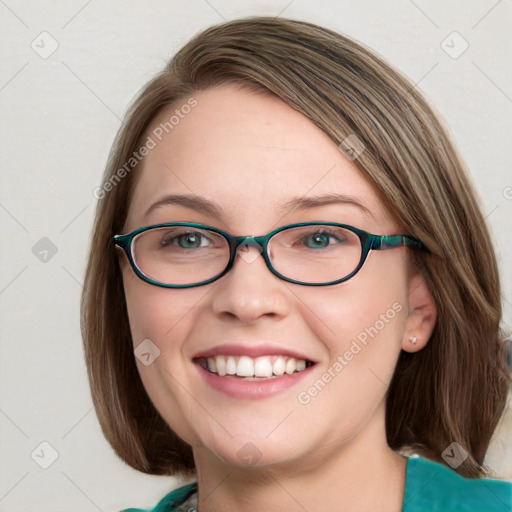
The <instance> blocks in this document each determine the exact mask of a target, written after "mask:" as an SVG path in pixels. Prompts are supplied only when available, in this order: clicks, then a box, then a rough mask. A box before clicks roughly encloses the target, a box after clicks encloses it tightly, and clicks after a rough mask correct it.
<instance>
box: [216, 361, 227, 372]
mask: <svg viewBox="0 0 512 512" xmlns="http://www.w3.org/2000/svg"><path fill="white" fill-rule="evenodd" d="M215 366H216V367H217V373H218V374H219V375H220V376H221V377H224V375H226V373H227V370H226V359H225V358H224V357H219V358H216V359H215Z"/></svg>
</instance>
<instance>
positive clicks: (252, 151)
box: [121, 85, 428, 466]
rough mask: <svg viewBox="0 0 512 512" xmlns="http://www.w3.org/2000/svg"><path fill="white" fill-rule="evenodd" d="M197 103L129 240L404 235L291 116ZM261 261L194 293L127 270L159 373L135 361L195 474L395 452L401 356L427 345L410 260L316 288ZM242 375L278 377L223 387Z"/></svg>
mask: <svg viewBox="0 0 512 512" xmlns="http://www.w3.org/2000/svg"><path fill="white" fill-rule="evenodd" d="M194 97H195V99H196V100H197V106H196V107H195V108H194V109H192V110H191V112H190V113H189V114H187V115H186V116H184V118H183V119H180V120H179V123H178V124H176V125H175V126H174V128H173V129H172V131H170V132H169V134H167V135H165V137H163V138H162V141H161V142H158V144H157V145H156V147H155V148H154V149H152V150H151V151H150V153H149V154H148V155H147V157H146V158H145V163H144V169H143V171H142V173H141V175H140V179H139V181H138V182H137V185H136V188H135V191H134V196H133V198H132V202H131V204H130V209H129V215H128V218H127V220H126V224H125V229H124V231H123V232H124V233H127V232H130V231H132V230H134V229H136V228H139V227H142V226H148V225H152V224H159V223H164V222H195V223H200V224H205V225H208V226H213V227H215V228H218V229H221V230H223V231H226V232H228V233H230V234H232V235H237V236H242V235H244V236H248V235H263V234H266V233H268V232H270V231H272V230H273V229H276V228H277V227H279V226H284V225H287V224H292V223H298V222H308V221H311V222H337V223H343V224H349V225H352V226H355V227H357V228H360V229H363V230H366V231H369V232H371V233H375V234H395V233H399V232H400V231H401V230H400V227H399V226H398V225H397V224H396V223H395V221H394V220H393V218H392V216H391V215H390V213H389V212H388V211H386V209H385V208H384V206H383V204H382V202H381V201H380V200H379V198H378V197H377V195H376V193H375V192H374V190H373V189H372V187H371V186H370V185H369V184H368V183H367V182H366V181H365V179H364V178H363V177H362V176H361V174H360V172H359V171H358V169H357V167H356V166H355V165H354V164H353V163H352V162H350V161H349V160H348V159H347V158H345V156H344V155H343V154H342V153H341V152H340V150H339V149H338V147H337V146H336V145H335V144H334V143H333V142H332V141H331V140H330V139H329V138H328V137H327V135H325V134H324V133H323V132H322V131H321V130H320V129H319V128H317V127H316V126H315V125H313V124H312V123H311V122H310V121H309V120H308V119H307V118H306V117H304V116H303V115H301V114H299V113H298V112H296V111H295V110H293V109H292V108H291V107H289V106H288V105H286V104H285V103H284V102H282V101H280V100H279V99H277V98H275V97H273V96H270V95H265V94H261V93H255V92H251V91H249V90H247V89H243V88H237V87H235V86H233V85H223V86H219V87H216V88H213V89H209V90H206V91H202V92H199V93H197V94H195V95H194ZM173 110H174V109H173ZM171 113H172V112H171V111H170V110H169V111H166V112H164V113H162V115H161V116H160V117H159V118H158V119H157V120H156V121H155V122H154V123H153V127H156V126H158V125H159V124H160V123H161V122H165V121H166V120H168V119H169V117H170V115H171ZM169 196H172V197H169ZM164 198H167V199H165V200H163V199H164ZM155 203H159V204H158V205H157V206H154V207H152V205H154V204H155ZM148 210H149V211H148ZM255 251H256V249H254V248H248V249H246V251H245V253H241V254H240V255H238V256H237V257H236V260H235V263H234V266H233V268H232V269H231V270H230V271H229V272H228V273H227V274H226V275H224V276H223V277H221V278H220V279H219V280H217V281H215V282H213V283H210V284H207V285H203V286H199V287H195V288H186V289H166V288H161V287H157V286H154V285H151V284H148V283H146V282H144V281H142V280H140V279H139V278H138V277H137V276H136V275H135V274H134V272H133V270H132V268H131V267H130V265H129V263H128V262H127V260H126V257H125V256H124V255H123V256H121V258H122V270H123V282H124V288H125V295H126V301H127V307H128V315H129V320H130V328H131V332H132V337H133V342H134V346H135V347H137V346H138V345H139V344H140V343H141V342H142V341H143V340H146V339H149V340H151V342H152V343H153V344H154V345H156V346H157V347H158V349H159V351H160V355H159V357H157V358H156V359H155V361H154V362H153V363H152V364H150V365H148V366H145V365H144V364H142V363H141V362H140V361H139V360H137V365H138V368H139V372H140V375H141V378H142V381H143V383H144V386H145V388H146V390H147V392H148V395H149V397H150V398H151V400H152V401H153V403H154V405H155V406H156V408H157V409H158V411H159V412H160V414H161V415H162V417H163V418H164V419H165V421H166V422H167V423H168V424H169V425H170V426H171V428H172V429H173V430H174V431H175V432H176V433H177V434H178V435H179V436H180V437H182V438H183V439H184V440H185V441H186V442H187V443H189V444H190V445H192V447H193V450H194V455H195V458H196V463H197V464H198V466H200V465H201V463H202V462H206V461H223V462H224V463H228V464H232V465H239V466H243V465H245V464H247V462H248V461H249V462H252V463H253V464H257V465H267V464H274V465H276V464H279V463H282V464H285V463H287V462H295V463H296V462H297V461H298V460H302V461H304V460H308V461H309V464H315V463H319V462H320V460H322V458H324V457H326V456H327V454H329V456H330V455H331V454H336V453H339V452H340V451H341V450H344V449H345V448H347V447H348V446H349V445H350V446H356V445H358V446H359V447H360V449H361V451H363V452H364V451H367V452H368V453H371V452H372V450H374V449H378V448H382V447H383V446H385V445H386V441H385V429H384V398H385V393H386V390H387V387H388V384H389V382H390V379H391V377H392V373H393V370H394V367H395V364H396V361H397V358H398V355H399V352H400V350H401V348H405V347H406V346H407V339H408V336H409V335H410V334H411V332H412V330H414V334H415V335H416V336H417V339H418V341H419V342H418V343H417V344H415V345H414V349H415V350H416V349H419V348H421V347H422V346H423V345H424V343H425V342H426V341H425V340H426V339H428V333H427V332H426V331H425V332H423V331H422V330H421V329H422V327H421V325H423V324H424V322H423V324H422V321H421V319H419V317H418V315H417V314H416V313H415V309H414V306H412V305H411V303H410V302H411V287H412V285H413V284H414V279H417V276H414V275H412V274H410V271H409V270H408V268H409V266H408V264H407V251H408V249H405V248H397V249H393V250H387V251H374V252H373V253H371V254H370V256H369V258H368V260H367V261H366V263H365V265H364V267H363V268H362V269H361V270H360V272H359V273H358V274H357V275H355V276H354V277H353V278H352V279H350V280H348V281H347V282H344V283H340V284H336V285H332V286H318V287H315V286H303V285H298V284H293V283H289V282H285V281H283V280H281V279H279V278H278V277H276V276H275V275H273V274H272V273H271V272H270V271H269V270H268V269H267V267H266V265H265V262H264V260H263V258H261V257H258V253H257V252H255ZM251 253H252V256H251V257H247V256H248V255H250V254H251ZM243 254H245V255H246V257H243ZM416 284H417V283H416ZM417 288H418V287H417V286H415V288H414V289H417ZM414 293H417V292H414ZM423 328H425V327H423ZM146 343H147V342H146ZM208 358H209V359H210V360H209V369H210V371H209V370H208V369H207V368H205V366H208ZM313 363H314V364H313ZM237 365H238V366H237ZM212 371H213V373H212ZM233 371H237V372H238V373H239V374H242V375H243V374H245V375H251V374H252V373H253V372H256V374H257V375H266V376H267V377H266V378H262V380H244V379H243V377H238V376H230V375H224V376H222V374H226V373H228V374H229V373H232V372H233ZM271 371H273V372H274V373H275V374H278V375H279V374H281V376H280V377H279V378H275V377H268V375H269V373H270V372H271ZM258 372H261V373H258ZM219 374H220V375H219ZM248 443H252V444H248Z"/></svg>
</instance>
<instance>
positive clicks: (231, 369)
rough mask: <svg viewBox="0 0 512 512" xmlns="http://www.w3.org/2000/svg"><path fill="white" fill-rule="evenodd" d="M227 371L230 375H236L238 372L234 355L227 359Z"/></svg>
mask: <svg viewBox="0 0 512 512" xmlns="http://www.w3.org/2000/svg"><path fill="white" fill-rule="evenodd" d="M217 357H219V356H217ZM226 373H227V374H228V375H235V373H236V361H235V358H234V357H233V356H229V357H228V358H227V359H226Z"/></svg>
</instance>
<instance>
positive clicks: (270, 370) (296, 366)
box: [202, 356, 308, 379]
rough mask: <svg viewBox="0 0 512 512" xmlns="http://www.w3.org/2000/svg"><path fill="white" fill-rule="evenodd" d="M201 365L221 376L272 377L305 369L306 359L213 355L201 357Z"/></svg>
mask: <svg viewBox="0 0 512 512" xmlns="http://www.w3.org/2000/svg"><path fill="white" fill-rule="evenodd" d="M202 361H203V363H202V364H203V366H204V367H205V368H207V369H208V371H210V372H211V373H217V374H218V375H220V376H221V377H224V376H225V375H237V376H238V377H246V378H252V377H256V378H267V379H268V378H272V377H280V376H281V375H284V374H285V373H286V374H287V375H292V374H293V373H296V372H301V371H303V370H305V369H306V368H307V366H308V364H307V362H306V360H304V359H295V358H294V357H286V356H260V357H256V358H252V357H249V356H215V357H208V358H207V359H202Z"/></svg>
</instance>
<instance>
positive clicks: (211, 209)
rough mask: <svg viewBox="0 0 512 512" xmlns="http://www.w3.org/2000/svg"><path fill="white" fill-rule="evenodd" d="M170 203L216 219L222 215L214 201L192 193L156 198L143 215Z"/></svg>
mask: <svg viewBox="0 0 512 512" xmlns="http://www.w3.org/2000/svg"><path fill="white" fill-rule="evenodd" d="M171 204H177V205H179V206H184V207H185V208H191V209H193V210H197V211H198V212H203V213H206V214H208V215H210V216H212V217H216V218H217V219H220V217H221V216H222V209H221V208H220V207H219V206H217V205H216V204H215V203H214V202H212V201H209V200H208V199H205V198H203V197H200V196H196V195H194V194H171V195H168V196H165V197H163V198H162V199H160V200H158V201H157V202H156V203H153V204H152V205H151V206H150V207H149V208H148V210H147V211H146V213H145V214H144V216H145V217H147V216H148V215H149V214H150V213H151V212H153V211H154V210H156V209H158V208H161V207H162V206H166V205H171Z"/></svg>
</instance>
